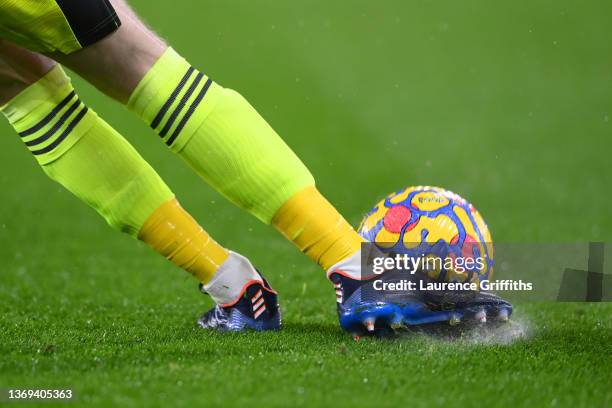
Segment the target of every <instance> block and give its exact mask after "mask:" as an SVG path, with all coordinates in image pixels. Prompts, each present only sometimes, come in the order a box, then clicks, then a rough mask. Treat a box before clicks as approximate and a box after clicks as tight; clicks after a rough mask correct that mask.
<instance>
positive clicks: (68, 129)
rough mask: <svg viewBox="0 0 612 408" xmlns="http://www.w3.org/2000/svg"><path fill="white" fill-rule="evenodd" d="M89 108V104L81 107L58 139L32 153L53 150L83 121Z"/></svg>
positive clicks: (36, 153) (37, 153)
mask: <svg viewBox="0 0 612 408" xmlns="http://www.w3.org/2000/svg"><path fill="white" fill-rule="evenodd" d="M88 110H89V108H88V107H87V106H85V107H84V108H83V109H81V111H80V112H79V113H78V114H77V115H76V116H75V118H74V119H73V120H72V122H70V123H69V124H68V126H67V127H66V129H65V130H64V131H63V132H62V134H61V135H59V137H58V138H57V139H55V140H54V141H53V143H51V144H50V145H48V146H46V147H43V148H42V149H40V150H35V151H33V152H32V154H35V155H39V154H44V153H48V152H50V151H51V150H53V149H55V148H56V147H57V146H58V145H59V144H60V143H62V141H63V140H64V139H65V138H66V137H67V136H68V135H69V134H70V132H72V130H73V129H74V128H75V126H76V125H78V124H79V122H80V121H81V119H83V116H85V114H86V113H87V111H88Z"/></svg>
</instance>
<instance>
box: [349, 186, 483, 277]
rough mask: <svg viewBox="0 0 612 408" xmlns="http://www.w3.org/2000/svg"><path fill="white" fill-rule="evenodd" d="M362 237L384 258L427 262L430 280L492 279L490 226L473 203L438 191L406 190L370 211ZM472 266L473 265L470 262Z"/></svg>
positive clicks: (425, 269)
mask: <svg viewBox="0 0 612 408" xmlns="http://www.w3.org/2000/svg"><path fill="white" fill-rule="evenodd" d="M358 231H359V234H360V235H361V236H362V237H363V238H364V239H366V240H367V241H369V242H373V243H375V244H376V246H377V247H378V249H379V250H381V251H382V252H383V253H386V254H406V255H408V256H409V257H412V258H413V259H416V258H419V257H421V258H423V259H425V260H427V262H423V263H422V264H421V265H422V266H423V265H427V267H425V268H422V269H420V272H421V273H424V274H425V275H426V276H427V278H428V280H433V281H437V282H462V283H465V282H474V283H477V284H478V283H479V282H480V281H482V280H490V279H491V277H492V273H493V243H492V240H491V234H490V232H489V228H488V227H487V224H485V222H484V220H483V219H482V217H481V216H480V214H479V213H478V211H476V208H474V207H473V206H472V205H471V204H470V203H468V202H467V201H466V200H465V199H463V198H461V197H460V196H459V195H457V194H455V193H453V192H451V191H448V190H444V189H442V188H439V187H428V186H418V187H408V188H405V189H402V190H400V191H397V192H395V193H393V194H391V195H389V196H387V197H385V198H384V199H383V200H381V201H380V202H379V203H378V204H376V205H375V206H374V208H372V210H370V212H368V213H367V214H366V216H365V217H364V219H363V221H362V222H361V225H360V226H359V230H358ZM470 259H471V260H472V261H469V260H470Z"/></svg>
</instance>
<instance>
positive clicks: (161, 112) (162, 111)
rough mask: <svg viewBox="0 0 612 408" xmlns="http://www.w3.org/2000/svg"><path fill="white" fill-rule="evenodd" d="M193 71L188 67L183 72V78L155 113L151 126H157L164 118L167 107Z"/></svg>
mask: <svg viewBox="0 0 612 408" xmlns="http://www.w3.org/2000/svg"><path fill="white" fill-rule="evenodd" d="M193 71H194V68H193V67H189V69H188V70H187V72H185V75H183V78H181V80H180V81H179V83H178V85H177V86H176V88H174V91H172V93H171V94H170V97H169V98H168V99H167V100H166V102H164V104H163V106H162V107H161V109H160V110H159V112H157V115H156V116H155V118H154V119H153V122H151V128H153V129H155V128H156V127H157V126H159V122H161V120H162V119H163V118H164V115H165V114H166V112H167V111H168V109H170V106H172V104H173V103H174V100H175V99H176V97H177V96H178V94H179V93H180V92H181V90H182V89H183V87H184V86H185V83H186V82H187V80H188V79H189V77H190V76H191V74H192V73H193Z"/></svg>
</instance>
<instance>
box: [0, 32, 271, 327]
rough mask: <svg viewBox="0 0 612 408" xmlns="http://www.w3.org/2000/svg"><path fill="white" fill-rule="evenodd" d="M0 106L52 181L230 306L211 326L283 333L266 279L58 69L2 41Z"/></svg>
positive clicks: (219, 310) (218, 310) (217, 314)
mask: <svg viewBox="0 0 612 408" xmlns="http://www.w3.org/2000/svg"><path fill="white" fill-rule="evenodd" d="M0 100H2V104H3V106H2V108H1V110H2V112H3V114H4V115H5V116H6V117H7V118H8V120H9V122H10V123H11V125H12V126H13V127H14V128H15V130H16V131H17V132H18V133H19V136H20V137H21V139H22V140H23V142H24V143H25V145H26V146H27V147H28V149H29V150H30V151H31V153H32V154H33V155H34V157H35V158H36V160H37V161H38V163H39V164H40V165H41V167H42V169H43V170H44V172H45V173H46V174H47V175H48V176H49V177H50V178H52V179H53V180H55V181H57V182H59V183H60V184H62V185H63V186H64V187H66V188H67V189H68V190H70V191H71V192H72V193H74V194H75V195H76V196H77V197H78V198H80V199H81V200H82V201H84V202H85V203H87V204H89V205H90V206H91V207H93V208H94V209H95V210H96V211H97V212H99V213H100V214H101V215H102V216H103V217H104V218H105V219H106V221H107V222H108V223H109V224H110V225H111V226H113V227H114V228H116V229H118V230H120V231H123V232H126V233H128V234H130V235H132V236H134V237H137V238H139V239H141V240H143V241H144V242H146V243H147V244H149V245H150V246H151V247H152V248H153V249H155V250H156V251H157V252H158V253H160V254H162V255H163V256H165V257H166V258H168V259H169V260H170V261H172V262H173V263H175V264H176V265H178V266H179V267H181V268H183V269H184V270H186V271H188V272H189V273H191V274H192V275H194V276H195V277H196V278H197V279H198V280H199V281H200V282H201V284H202V285H203V286H204V288H205V289H206V291H207V292H208V293H209V294H210V295H211V297H212V298H213V299H214V300H215V302H216V303H217V304H221V305H226V307H225V308H223V307H217V308H215V309H213V312H212V314H213V315H214V317H215V319H214V320H213V321H212V322H211V321H210V319H207V321H206V323H207V324H210V323H212V325H213V326H215V327H219V326H221V328H226V327H228V326H229V327H228V328H235V329H238V328H241V327H242V326H243V325H245V324H246V325H249V326H251V327H253V328H257V329H267V328H278V325H279V317H280V316H279V315H278V313H277V312H276V295H275V293H273V291H272V290H271V289H270V288H269V286H268V285H267V283H266V282H265V280H264V279H263V278H262V277H261V275H260V274H259V273H258V272H257V271H256V270H255V269H254V268H253V266H252V265H251V264H250V262H249V261H248V260H247V259H246V258H244V257H242V256H240V255H238V254H236V253H233V252H230V251H228V250H226V249H225V248H223V247H222V246H220V245H219V244H217V243H216V242H215V241H214V240H213V239H212V238H211V237H210V236H209V235H208V234H207V233H206V232H205V231H204V230H203V229H202V228H201V227H200V226H199V225H198V224H197V223H196V222H195V220H194V219H193V218H192V217H191V216H190V215H189V214H188V213H187V212H185V210H183V209H182V208H181V206H180V205H179V204H178V202H177V201H176V199H175V198H174V195H173V194H172V192H171V191H170V189H169V188H168V187H167V186H166V185H165V184H164V182H163V181H162V180H161V179H160V177H159V176H158V175H157V174H156V173H155V171H154V170H153V169H152V168H151V167H150V166H149V165H148V163H146V162H145V161H144V160H143V159H142V157H140V156H139V155H138V153H137V152H136V151H135V150H134V149H133V148H132V147H131V146H130V145H129V143H128V142H127V141H126V140H125V139H123V138H122V137H121V136H120V135H119V134H118V133H117V132H116V131H115V130H114V129H113V128H111V127H110V126H109V125H108V124H106V123H105V122H104V121H103V120H102V119H100V118H99V117H98V116H97V115H96V114H95V113H94V112H93V111H92V110H91V109H90V108H89V107H87V106H86V105H85V104H83V102H81V101H80V99H79V97H78V96H77V95H76V93H75V91H74V89H73V88H72V86H71V84H70V80H69V78H68V77H67V76H66V75H65V74H64V72H63V70H62V69H61V67H60V66H59V65H57V64H55V62H54V61H52V60H50V59H48V58H46V57H43V56H40V55H38V54H35V53H32V52H29V51H26V50H25V49H23V48H21V47H18V46H15V45H13V44H11V43H9V42H6V41H3V40H0ZM262 291H264V292H265V294H266V296H264V298H265V300H266V301H267V302H268V303H269V304H268V305H267V306H268V311H267V314H264V312H263V311H262V312H259V315H258V316H257V317H260V316H261V317H260V318H259V319H258V321H255V320H257V319H254V318H253V317H255V316H254V315H255V313H256V312H257V310H256V309H254V308H253V307H252V305H251V301H250V299H251V298H252V296H253V294H255V293H258V292H262ZM245 292H246V293H245ZM251 292H252V293H251ZM234 303H236V305H234ZM265 310H266V309H264V311H265ZM231 319H233V320H231ZM249 319H250V320H249Z"/></svg>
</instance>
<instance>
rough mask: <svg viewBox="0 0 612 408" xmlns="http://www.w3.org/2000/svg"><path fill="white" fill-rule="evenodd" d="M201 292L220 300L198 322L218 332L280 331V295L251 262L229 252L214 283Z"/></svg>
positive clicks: (210, 283) (202, 286)
mask: <svg viewBox="0 0 612 408" xmlns="http://www.w3.org/2000/svg"><path fill="white" fill-rule="evenodd" d="M200 291H201V292H203V293H206V294H209V295H211V297H212V298H213V300H214V301H215V302H216V303H217V304H216V305H215V307H214V308H212V309H211V310H209V311H208V312H206V313H204V314H203V315H202V316H201V317H200V318H199V319H198V325H200V326H201V327H202V328H205V329H215V330H218V331H246V330H255V331H264V330H280V328H281V310H280V306H279V305H278V295H277V293H276V291H275V290H274V289H272V287H271V286H270V285H269V284H268V282H267V281H266V280H265V279H264V278H263V276H261V274H260V273H259V271H257V270H256V269H255V268H254V267H253V266H252V265H251V263H250V262H249V261H248V260H247V259H246V258H244V257H243V256H241V255H239V254H236V253H235V252H230V257H229V258H228V260H227V261H226V262H225V263H224V264H223V265H222V266H221V267H220V268H219V270H218V271H217V273H216V274H215V276H214V277H213V279H212V280H211V282H209V283H208V284H207V285H202V284H200Z"/></svg>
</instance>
